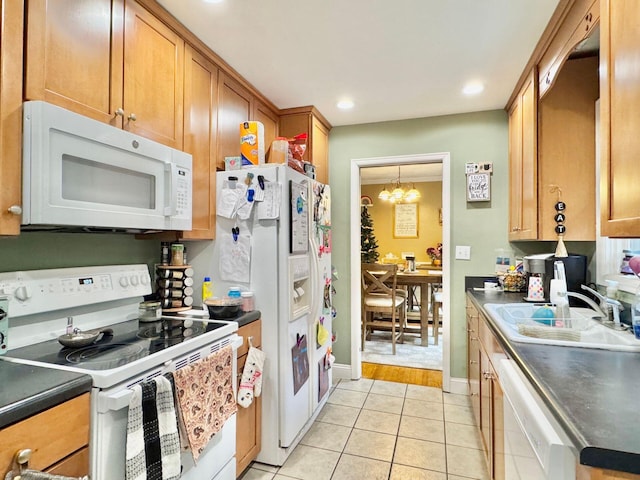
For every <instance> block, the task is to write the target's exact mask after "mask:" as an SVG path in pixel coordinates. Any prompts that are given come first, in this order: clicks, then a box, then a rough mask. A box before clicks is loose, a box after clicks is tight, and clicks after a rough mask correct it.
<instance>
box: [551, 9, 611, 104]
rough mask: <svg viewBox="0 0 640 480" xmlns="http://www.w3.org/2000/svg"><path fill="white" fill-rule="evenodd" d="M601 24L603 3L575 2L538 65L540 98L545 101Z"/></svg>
mask: <svg viewBox="0 0 640 480" xmlns="http://www.w3.org/2000/svg"><path fill="white" fill-rule="evenodd" d="M599 21H600V0H575V1H574V2H573V4H571V6H570V8H569V10H568V11H567V12H566V15H565V16H564V18H563V20H562V23H561V24H560V26H559V27H558V30H557V32H556V33H555V35H554V36H553V39H552V40H551V42H550V43H549V46H548V47H547V49H546V51H545V53H544V54H543V56H542V58H541V60H540V62H539V63H538V71H539V75H538V78H539V95H540V98H543V97H544V96H545V95H546V93H547V91H548V90H549V89H550V88H551V87H552V86H553V84H554V83H555V81H556V80H557V78H558V72H559V71H560V70H561V69H562V65H563V64H564V62H566V61H567V59H568V58H569V55H570V54H571V53H572V52H574V51H575V50H576V48H577V47H578V46H579V44H580V43H581V42H582V41H584V40H585V39H586V38H588V37H589V36H591V35H593V34H594V30H595V29H596V27H597V26H598V24H599Z"/></svg>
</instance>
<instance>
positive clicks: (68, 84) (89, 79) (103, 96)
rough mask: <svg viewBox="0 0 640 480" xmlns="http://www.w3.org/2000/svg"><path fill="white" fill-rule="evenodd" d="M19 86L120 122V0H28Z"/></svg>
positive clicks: (31, 95) (30, 95) (29, 94)
mask: <svg viewBox="0 0 640 480" xmlns="http://www.w3.org/2000/svg"><path fill="white" fill-rule="evenodd" d="M26 5H27V18H26V49H25V71H26V75H25V91H24V96H25V98H26V99H27V100H45V101H47V102H50V103H53V104H55V105H58V106H60V107H63V108H66V109H69V110H72V111H74V112H76V113H79V114H82V115H86V116H88V117H91V118H94V119H96V120H100V121H102V122H104V123H110V124H111V125H115V126H121V125H122V119H121V117H118V116H116V115H115V112H116V110H117V109H118V108H121V107H122V68H123V61H122V53H123V51H122V39H123V13H124V5H123V3H122V0H114V1H112V0H77V1H73V2H69V1H67V0H28V2H27V3H26Z"/></svg>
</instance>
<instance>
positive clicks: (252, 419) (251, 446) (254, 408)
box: [236, 320, 262, 477]
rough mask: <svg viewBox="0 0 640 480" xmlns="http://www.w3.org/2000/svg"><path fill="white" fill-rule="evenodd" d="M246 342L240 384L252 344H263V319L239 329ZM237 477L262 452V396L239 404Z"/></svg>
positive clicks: (241, 356)
mask: <svg viewBox="0 0 640 480" xmlns="http://www.w3.org/2000/svg"><path fill="white" fill-rule="evenodd" d="M238 335H240V336H242V337H243V339H244V342H243V344H242V346H241V347H240V348H239V349H238V380H237V381H238V385H239V384H240V378H241V377H242V371H243V369H244V364H245V362H246V361H247V354H248V352H249V347H250V345H253V346H254V347H255V348H260V347H261V345H262V320H256V321H255V322H253V323H249V324H247V325H245V326H243V327H241V328H240V329H239V330H238ZM236 428H237V433H236V477H239V476H240V475H241V474H242V473H243V472H244V470H245V469H246V468H247V467H248V466H249V465H250V464H251V462H252V461H253V460H255V458H256V457H257V456H258V453H260V448H261V446H262V396H260V397H258V398H255V399H254V400H253V402H252V403H251V405H249V407H248V408H243V407H241V406H238V413H237V414H236Z"/></svg>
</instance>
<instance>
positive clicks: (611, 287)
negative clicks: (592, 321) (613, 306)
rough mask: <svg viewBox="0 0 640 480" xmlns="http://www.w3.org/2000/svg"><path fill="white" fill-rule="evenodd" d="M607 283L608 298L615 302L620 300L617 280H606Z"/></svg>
mask: <svg viewBox="0 0 640 480" xmlns="http://www.w3.org/2000/svg"><path fill="white" fill-rule="evenodd" d="M605 283H606V284H607V291H606V294H607V298H611V299H613V300H617V299H618V282H616V281H615V280H605Z"/></svg>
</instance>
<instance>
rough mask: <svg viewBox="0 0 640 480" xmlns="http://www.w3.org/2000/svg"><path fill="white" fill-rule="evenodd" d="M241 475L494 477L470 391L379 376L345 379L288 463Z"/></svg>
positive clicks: (313, 479)
mask: <svg viewBox="0 0 640 480" xmlns="http://www.w3.org/2000/svg"><path fill="white" fill-rule="evenodd" d="M241 478H242V480H290V479H298V480H351V479H353V480H378V479H380V480H383V479H384V480H465V479H471V478H473V479H481V480H485V479H488V478H489V475H488V473H487V468H486V463H485V459H484V453H483V451H482V444H481V440H480V435H479V433H478V431H477V428H476V427H475V422H474V418H473V412H472V411H471V405H470V403H469V397H467V396H465V395H454V394H448V393H443V392H442V390H440V389H439V388H433V387H423V386H420V385H408V384H404V383H394V382H387V381H382V380H369V379H361V380H358V381H349V380H340V381H338V382H337V383H336V384H335V385H334V388H333V391H332V392H331V394H330V396H329V400H328V402H327V404H326V405H325V407H324V408H323V409H322V411H321V412H320V414H319V415H318V418H317V419H316V421H315V422H314V424H313V425H312V426H311V428H310V429H309V431H308V432H307V434H306V435H305V436H304V438H303V439H302V440H301V442H300V444H299V445H298V446H297V447H296V448H295V449H294V451H293V452H292V453H291V455H290V456H289V458H288V459H287V461H286V462H285V464H284V465H283V466H282V467H280V468H277V467H272V466H270V465H264V464H260V463H253V464H252V466H251V468H250V469H248V470H247V471H246V472H245V474H244V475H243V476H242V477H241Z"/></svg>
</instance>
